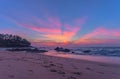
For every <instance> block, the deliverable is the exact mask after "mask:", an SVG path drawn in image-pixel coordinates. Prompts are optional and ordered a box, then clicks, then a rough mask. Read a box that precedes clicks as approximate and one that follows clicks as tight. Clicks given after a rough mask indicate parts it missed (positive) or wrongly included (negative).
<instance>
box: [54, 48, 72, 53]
mask: <svg viewBox="0 0 120 79" xmlns="http://www.w3.org/2000/svg"><path fill="white" fill-rule="evenodd" d="M55 50H56V51H58V52H60V51H61V52H70V49H66V48H62V47H56V48H55Z"/></svg>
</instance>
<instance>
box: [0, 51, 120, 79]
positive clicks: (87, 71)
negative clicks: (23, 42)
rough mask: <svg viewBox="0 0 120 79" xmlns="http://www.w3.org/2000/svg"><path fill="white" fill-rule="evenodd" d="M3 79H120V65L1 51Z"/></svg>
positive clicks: (0, 65)
mask: <svg viewBox="0 0 120 79" xmlns="http://www.w3.org/2000/svg"><path fill="white" fill-rule="evenodd" d="M0 79H120V65H118V64H108V63H99V62H92V61H86V60H78V59H72V58H63V57H55V56H48V55H43V54H38V53H28V52H9V51H0Z"/></svg>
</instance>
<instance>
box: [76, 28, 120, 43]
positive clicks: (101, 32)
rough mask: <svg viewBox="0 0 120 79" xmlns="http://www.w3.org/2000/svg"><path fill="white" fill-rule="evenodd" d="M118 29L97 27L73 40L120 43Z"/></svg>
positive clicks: (78, 41)
mask: <svg viewBox="0 0 120 79" xmlns="http://www.w3.org/2000/svg"><path fill="white" fill-rule="evenodd" d="M119 41H120V29H112V30H110V29H105V28H101V27H100V28H97V29H95V30H94V31H92V32H91V33H88V34H85V35H84V36H83V37H81V38H79V39H78V40H77V41H75V43H76V44H109V43H110V44H111V43H120V42H119Z"/></svg>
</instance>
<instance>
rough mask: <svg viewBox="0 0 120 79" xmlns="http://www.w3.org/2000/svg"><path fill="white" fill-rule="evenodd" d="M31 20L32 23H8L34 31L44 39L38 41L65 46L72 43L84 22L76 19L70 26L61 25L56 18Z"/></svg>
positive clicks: (18, 21) (16, 21) (19, 21)
mask: <svg viewBox="0 0 120 79" xmlns="http://www.w3.org/2000/svg"><path fill="white" fill-rule="evenodd" d="M32 20H33V21H27V20H25V21H21V20H15V19H10V21H12V22H13V23H15V24H16V25H17V26H21V27H24V28H27V29H30V30H32V31H36V32H38V33H40V36H43V37H44V38H45V39H44V38H42V37H41V38H39V40H41V39H42V40H46V38H47V39H49V40H52V41H55V42H60V43H62V42H63V43H65V44H67V42H70V41H72V38H73V37H74V36H75V35H76V34H77V32H78V31H79V30H80V27H81V25H82V24H83V21H84V20H83V21H82V19H79V20H78V19H77V20H75V21H74V22H73V24H72V25H70V24H68V23H62V22H61V21H60V19H58V18H56V17H47V18H45V19H44V20H43V19H40V18H37V17H32ZM62 27H64V29H62ZM35 39H37V38H35ZM34 41H35V40H34ZM38 42H39V41H38Z"/></svg>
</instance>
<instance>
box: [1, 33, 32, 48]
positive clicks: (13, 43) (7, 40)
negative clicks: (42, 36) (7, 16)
mask: <svg viewBox="0 0 120 79" xmlns="http://www.w3.org/2000/svg"><path fill="white" fill-rule="evenodd" d="M30 45H31V43H30V42H29V41H28V40H26V39H24V38H22V37H20V36H17V35H11V34H0V47H29V46H30Z"/></svg>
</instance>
